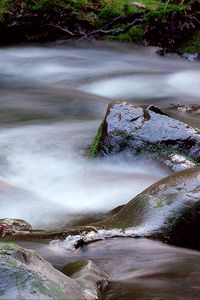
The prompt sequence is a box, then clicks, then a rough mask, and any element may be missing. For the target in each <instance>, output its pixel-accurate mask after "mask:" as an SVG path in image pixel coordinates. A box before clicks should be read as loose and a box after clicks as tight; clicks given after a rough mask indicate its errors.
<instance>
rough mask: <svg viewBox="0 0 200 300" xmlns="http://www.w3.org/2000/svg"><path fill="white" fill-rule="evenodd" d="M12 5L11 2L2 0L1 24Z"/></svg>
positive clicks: (0, 9)
mask: <svg viewBox="0 0 200 300" xmlns="http://www.w3.org/2000/svg"><path fill="white" fill-rule="evenodd" d="M10 3H11V0H0V22H2V21H3V20H4V15H5V14H6V13H7V12H8V10H9V5H10Z"/></svg>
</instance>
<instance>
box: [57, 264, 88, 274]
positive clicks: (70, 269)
mask: <svg viewBox="0 0 200 300" xmlns="http://www.w3.org/2000/svg"><path fill="white" fill-rule="evenodd" d="M86 265H87V260H79V261H75V262H72V263H70V264H67V265H66V266H64V267H63V268H62V269H61V270H60V272H62V273H63V274H65V275H67V276H69V277H72V276H73V275H74V274H75V273H76V272H78V271H80V270H81V269H82V268H84V267H85V266H86Z"/></svg>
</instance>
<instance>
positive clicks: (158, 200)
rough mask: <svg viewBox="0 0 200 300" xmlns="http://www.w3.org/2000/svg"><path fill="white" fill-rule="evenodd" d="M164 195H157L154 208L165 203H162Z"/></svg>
mask: <svg viewBox="0 0 200 300" xmlns="http://www.w3.org/2000/svg"><path fill="white" fill-rule="evenodd" d="M165 198H166V197H165V196H159V197H158V198H157V199H156V204H155V206H154V207H155V208H161V207H163V206H164V205H165V203H164V200H165Z"/></svg>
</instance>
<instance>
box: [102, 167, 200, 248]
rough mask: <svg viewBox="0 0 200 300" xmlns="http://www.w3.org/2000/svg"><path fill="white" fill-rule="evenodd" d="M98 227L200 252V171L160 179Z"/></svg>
mask: <svg viewBox="0 0 200 300" xmlns="http://www.w3.org/2000/svg"><path fill="white" fill-rule="evenodd" d="M98 225H99V226H103V227H104V228H105V229H107V230H111V229H113V228H115V229H116V228H119V229H123V230H124V233H125V234H126V235H132V236H134V235H141V236H147V237H153V238H155V239H158V240H162V241H165V242H168V243H171V244H174V245H178V246H183V247H191V248H195V249H200V240H199V235H200V168H193V169H190V170H185V171H181V172H177V173H175V174H172V175H170V176H168V177H166V178H164V179H162V180H160V181H159V182H157V183H155V184H153V185H152V186H150V187H149V188H147V189H146V190H145V191H143V192H142V193H141V194H139V195H138V196H136V197H135V198H133V200H131V201H130V202H129V203H128V204H126V205H125V206H124V207H123V208H122V209H121V210H120V211H119V212H118V213H116V214H115V215H114V216H111V217H110V218H108V219H107V220H105V221H103V222H99V223H98Z"/></svg>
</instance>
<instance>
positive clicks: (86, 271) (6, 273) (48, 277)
mask: <svg viewBox="0 0 200 300" xmlns="http://www.w3.org/2000/svg"><path fill="white" fill-rule="evenodd" d="M0 258H1V260H0V261H1V263H0V271H1V272H0V299H18V298H20V299H97V298H98V297H97V294H98V293H99V289H100V286H103V287H105V286H106V284H107V282H108V279H109V278H108V276H107V275H106V274H105V273H104V272H103V271H101V270H100V269H99V268H98V267H97V266H96V265H95V264H94V263H92V262H91V261H86V262H85V264H84V268H83V269H81V268H79V270H76V275H75V274H73V276H72V277H73V278H70V277H68V276H66V275H64V274H62V273H61V272H59V271H57V270H56V269H54V268H53V267H52V265H51V264H50V263H48V262H46V261H45V260H43V259H42V258H41V257H40V256H39V255H38V254H37V253H36V252H35V251H33V250H27V249H24V248H21V247H19V246H17V245H16V244H12V243H0ZM76 264H77V265H79V266H80V263H78V262H77V263H76ZM68 269H69V268H68ZM71 275H72V274H71ZM97 281H98V282H97ZM100 282H101V283H102V285H100ZM98 284H99V286H98Z"/></svg>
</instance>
